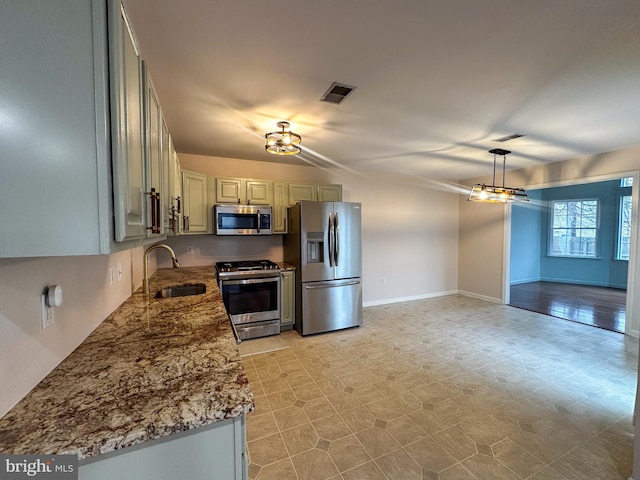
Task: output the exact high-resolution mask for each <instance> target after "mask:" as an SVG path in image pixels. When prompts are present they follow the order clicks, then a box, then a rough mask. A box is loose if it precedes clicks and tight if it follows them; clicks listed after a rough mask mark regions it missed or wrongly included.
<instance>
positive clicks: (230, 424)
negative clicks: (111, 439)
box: [78, 415, 249, 480]
mask: <svg viewBox="0 0 640 480" xmlns="http://www.w3.org/2000/svg"><path fill="white" fill-rule="evenodd" d="M246 442H247V434H246V420H245V417H244V415H241V416H240V417H235V418H229V419H226V420H222V421H220V422H216V423H213V424H211V425H208V426H205V427H200V428H196V429H194V430H187V431H185V432H178V433H174V434H173V435H170V436H169V437H163V438H159V439H155V440H150V441H148V442H144V443H141V444H139V445H135V446H133V447H127V448H123V449H121V450H117V451H115V452H113V453H110V454H107V455H98V456H97V457H92V458H89V459H87V460H81V461H80V464H79V468H78V478H79V480H114V479H117V480H146V479H154V480H162V479H184V480H187V479H188V480H248V478H249V477H248V471H247V458H246V455H245V446H246Z"/></svg>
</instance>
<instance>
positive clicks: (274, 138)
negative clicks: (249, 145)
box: [264, 122, 302, 155]
mask: <svg viewBox="0 0 640 480" xmlns="http://www.w3.org/2000/svg"><path fill="white" fill-rule="evenodd" d="M278 127H280V128H281V129H282V130H281V131H279V132H269V133H265V135H264V138H266V139H267V144H266V145H265V146H264V149H265V150H266V151H267V152H269V153H272V154H274V155H297V154H298V153H300V152H301V151H302V149H301V148H300V147H299V146H298V145H299V144H300V142H302V137H301V136H300V135H298V134H297V133H293V132H292V131H290V130H289V131H287V130H285V129H287V128H289V122H278Z"/></svg>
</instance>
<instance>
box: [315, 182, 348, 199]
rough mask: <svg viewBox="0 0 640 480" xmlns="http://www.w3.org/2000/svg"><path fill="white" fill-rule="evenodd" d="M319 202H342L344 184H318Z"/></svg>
mask: <svg viewBox="0 0 640 480" xmlns="http://www.w3.org/2000/svg"><path fill="white" fill-rule="evenodd" d="M318 201H319V202H341V201H342V185H318Z"/></svg>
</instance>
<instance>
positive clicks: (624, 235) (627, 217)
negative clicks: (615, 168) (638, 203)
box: [616, 177, 633, 260]
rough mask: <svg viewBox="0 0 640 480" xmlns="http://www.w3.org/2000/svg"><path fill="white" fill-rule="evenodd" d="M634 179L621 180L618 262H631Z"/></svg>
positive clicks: (617, 246)
mask: <svg viewBox="0 0 640 480" xmlns="http://www.w3.org/2000/svg"><path fill="white" fill-rule="evenodd" d="M632 186H633V177H628V178H622V179H621V180H620V187H622V188H621V189H620V191H621V193H622V195H621V196H620V203H619V205H618V236H617V237H618V241H617V245H616V260H629V244H630V242H631V187H632Z"/></svg>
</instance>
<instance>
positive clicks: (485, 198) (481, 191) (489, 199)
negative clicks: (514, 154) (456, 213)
mask: <svg viewBox="0 0 640 480" xmlns="http://www.w3.org/2000/svg"><path fill="white" fill-rule="evenodd" d="M489 153H493V183H492V184H491V185H485V184H484V183H477V184H475V185H474V186H473V188H472V189H471V193H470V194H469V198H468V200H470V201H472V202H486V203H510V202H515V201H520V202H528V201H529V199H528V198H527V193H526V192H525V191H524V188H513V187H505V186H504V177H505V170H506V166H507V155H509V154H510V153H511V152H510V151H509V150H503V149H502V148H494V149H493V150H489ZM498 155H500V156H502V186H501V187H499V186H497V185H496V156H498Z"/></svg>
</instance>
